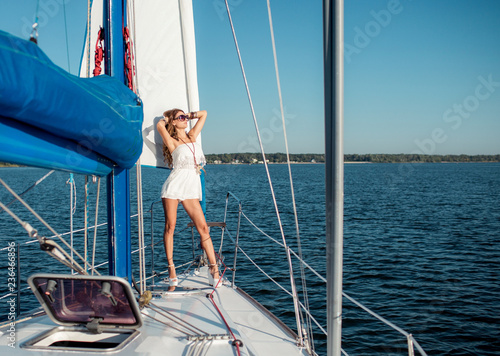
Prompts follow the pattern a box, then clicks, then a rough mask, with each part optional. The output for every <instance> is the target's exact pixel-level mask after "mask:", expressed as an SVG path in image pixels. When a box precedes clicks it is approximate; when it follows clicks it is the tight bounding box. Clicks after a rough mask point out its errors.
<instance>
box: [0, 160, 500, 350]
mask: <svg viewBox="0 0 500 356" xmlns="http://www.w3.org/2000/svg"><path fill="white" fill-rule="evenodd" d="M206 168H207V186H206V196H207V201H208V204H207V220H209V221H222V220H223V218H224V207H225V200H226V194H227V192H228V191H231V192H232V193H234V194H235V195H236V196H237V197H238V198H239V199H240V200H241V201H242V207H243V211H244V213H245V215H246V216H247V217H248V218H249V219H250V220H251V221H252V222H253V223H255V224H256V225H257V226H259V227H260V228H261V229H262V230H263V231H264V232H265V233H266V234H269V235H270V236H272V237H273V238H275V239H276V240H278V241H281V235H280V231H279V226H278V224H277V219H276V212H275V209H274V207H273V203H272V197H271V194H270V189H269V184H268V183H267V178H266V175H265V171H264V167H263V166H262V165H251V166H248V165H209V166H207V167H206ZM270 172H271V178H272V180H273V185H274V189H275V191H276V196H277V204H278V207H279V211H280V214H281V219H282V222H283V226H284V232H285V235H286V238H287V243H288V244H289V245H290V246H291V247H292V248H293V249H294V250H295V251H297V250H298V248H297V239H296V230H295V223H294V217H293V208H292V204H291V194H290V184H289V181H288V167H287V166H286V165H271V166H270ZM45 173H47V170H42V169H35V168H0V178H2V179H3V180H4V181H6V182H7V183H8V184H9V185H11V187H12V188H14V190H15V191H16V192H22V191H24V190H25V189H26V188H28V187H29V186H30V185H31V184H32V183H33V182H34V181H36V180H37V179H38V178H40V177H42V176H43V175H44V174H45ZM292 173H293V181H294V186H295V198H296V201H297V209H298V219H299V226H300V238H301V246H302V253H303V257H304V259H305V261H306V262H307V263H309V264H310V265H311V266H312V267H314V268H315V269H316V270H317V271H318V272H319V273H320V274H321V275H326V272H325V255H326V250H325V209H324V206H325V202H324V190H325V189H324V182H325V179H324V165H321V164H304V165H300V164H297V165H292ZM142 175H143V196H144V198H143V200H144V212H145V219H144V220H145V221H144V224H145V233H146V241H147V243H150V237H151V227H150V226H151V213H150V208H151V204H152V202H154V201H157V200H158V197H159V191H160V189H161V185H162V184H163V181H164V180H165V179H166V177H167V176H168V171H167V170H160V169H154V168H143V172H142ZM68 178H69V174H68V173H62V172H56V173H53V174H52V175H51V176H50V177H48V178H47V179H46V180H45V181H44V182H42V183H41V184H40V185H39V186H38V187H36V188H35V189H33V190H31V191H30V192H28V193H27V194H26V195H25V196H24V197H25V199H26V201H27V202H28V203H29V204H30V205H31V206H33V207H34V208H36V209H37V211H38V212H39V213H40V215H41V216H42V217H43V218H44V219H46V220H47V221H48V222H49V223H50V224H51V225H52V226H53V227H54V228H55V229H56V230H57V231H58V232H66V231H68V230H69V226H70V209H71V208H70V202H69V197H70V193H69V185H67V184H66V182H67V180H68ZM75 181H76V186H77V193H78V197H77V199H76V208H75V214H74V215H73V219H74V226H75V229H76V228H81V227H82V226H83V216H84V215H83V212H84V204H85V202H84V199H83V195H82V193H83V192H84V177H83V176H76V175H75ZM131 181H132V182H134V185H135V173H134V172H132V173H131ZM88 191H89V199H88V202H87V205H88V209H89V218H88V220H89V224H90V225H93V221H94V219H95V214H94V211H95V203H96V191H97V185H96V184H93V183H90V184H89V187H88ZM105 194H106V189H105V183H104V181H103V182H102V183H101V199H100V202H99V206H100V209H99V218H98V221H99V222H104V221H105V220H106V209H105ZM132 195H133V196H135V188H132ZM0 199H1V201H2V203H4V204H6V203H8V202H10V201H11V199H12V198H11V197H10V196H9V194H8V193H7V192H6V190H5V189H4V188H3V187H0ZM131 205H132V207H131V211H132V213H133V214H135V210H136V206H137V203H136V200H135V198H133V199H132V200H131ZM153 207H154V209H153V218H152V219H153V223H154V224H153V225H154V238H155V242H156V243H159V242H160V239H161V235H162V231H163V226H162V224H163V211H162V208H161V204H159V203H155V204H154V205H153ZM11 208H12V210H13V211H15V212H16V213H17V214H19V216H21V217H22V218H23V219H24V220H26V221H28V222H30V223H31V225H33V226H34V227H35V228H36V229H38V230H39V233H40V234H41V235H44V236H52V234H51V233H50V232H49V231H48V230H47V229H46V228H45V227H43V226H42V224H41V223H39V222H38V221H36V220H35V219H34V218H33V216H32V215H31V214H29V213H27V212H26V209H24V208H23V207H22V206H21V204H19V203H14V204H12V205H11ZM344 213H345V214H344V215H345V218H344V272H343V276H344V277H343V279H344V280H343V284H344V292H345V293H347V294H348V295H350V296H351V297H353V298H355V299H356V300H358V301H359V302H361V303H362V304H364V305H365V306H367V307H368V308H370V309H372V310H373V311H375V312H376V313H378V314H380V315H381V316H383V317H385V318H386V319H388V320H389V321H391V322H393V323H394V324H396V325H397V326H399V327H401V328H402V329H404V330H406V331H407V332H409V333H411V334H413V335H414V337H415V338H416V339H417V341H418V342H419V343H420V345H421V346H422V347H423V348H424V350H425V351H426V352H427V353H428V354H429V355H498V353H499V350H500V164H499V163H458V164H347V165H346V166H345V206H344ZM187 222H188V219H187V217H186V214H185V213H184V211H182V210H181V209H180V210H179V219H178V224H177V234H176V237H175V252H174V258H175V262H176V264H177V265H180V264H182V263H183V262H185V261H189V260H190V259H191V258H192V249H191V231H190V230H188V229H186V224H187ZM236 222H237V204H236V203H235V200H234V199H230V204H229V206H228V223H229V225H228V229H229V233H230V234H231V236H234V235H235V233H236ZM132 234H133V244H134V246H133V249H135V248H136V246H137V241H136V240H137V238H136V236H137V223H136V221H135V219H134V221H133V224H132ZM90 235H91V236H90V239H92V238H93V231H91V233H90ZM220 237H221V234H220V230H218V229H216V228H213V229H212V238H213V239H214V245H215V246H216V249H218V247H219V243H220ZM66 238H67V239H68V240H69V236H67V237H66ZM10 241H17V242H19V243H24V242H26V241H29V238H28V237H27V234H26V233H25V232H24V230H23V229H22V228H19V227H18V226H17V225H16V223H15V222H13V220H12V219H11V218H10V217H9V216H8V215H7V214H6V213H4V212H1V213H0V244H1V245H0V247H5V246H7V243H8V242H10ZM74 241H75V246H77V247H78V250H79V251H83V233H81V232H79V233H76V234H75V235H74ZM240 244H241V247H242V248H243V250H245V252H247V253H248V254H249V255H250V256H251V257H252V258H253V259H254V260H255V262H257V263H258V264H259V265H260V266H261V267H262V268H263V269H264V270H265V271H266V272H267V273H269V274H271V275H273V276H274V277H275V280H276V281H277V282H279V283H280V284H282V285H283V286H284V287H285V288H287V289H290V288H289V278H288V267H287V262H286V256H285V254H284V251H283V249H282V248H281V247H280V246H279V245H277V244H276V243H275V242H273V241H271V240H270V239H268V238H267V237H265V236H264V235H262V234H261V233H260V232H258V231H256V230H255V229H254V228H253V227H252V226H251V224H250V222H249V221H248V220H247V219H245V218H243V220H242V226H241V231H240ZM97 246H98V247H97V261H99V262H102V261H104V260H105V259H106V258H107V252H106V249H107V242H106V227H101V228H99V229H98V236H97ZM222 251H223V255H224V257H225V258H226V262H227V263H232V260H233V246H232V244H231V243H230V239H229V236H228V234H225V235H224V246H223V248H222ZM0 254H2V255H3V257H2V260H1V261H3V262H2V263H0V266H1V269H0V271H1V272H2V274H1V275H2V276H3V277H2V278H4V280H5V282H4V283H0V295H3V294H5V293H6V292H7V288H6V286H7V269H6V264H7V251H5V250H3V251H0ZM146 256H147V260H148V270H149V269H150V268H151V267H150V264H149V261H150V250H148V251H147V252H146ZM133 258H134V263H136V262H137V260H138V257H137V255H134V257H133ZM155 261H156V264H155V270H156V271H163V270H165V269H166V260H165V255H164V251H163V246H162V244H161V243H159V244H157V245H156V246H155ZM296 262H297V261H296V259H294V263H295V267H294V268H295V277H296V282H297V284H298V285H299V289H302V288H301V287H300V284H301V283H300V273H299V265H298V264H297V263H296ZM21 264H22V266H23V270H22V273H21V277H22V279H23V280H24V281H25V280H26V278H27V277H28V276H29V275H30V274H32V273H34V272H38V271H40V266H45V268H46V270H47V271H50V272H66V271H67V269H65V268H62V267H61V266H59V264H58V263H57V262H56V261H54V260H52V259H51V258H50V257H48V256H47V255H45V254H44V253H43V252H41V251H40V249H39V247H38V244H29V245H22V246H21ZM238 265H239V268H238V272H237V274H236V281H237V284H238V285H239V286H240V287H242V288H243V289H244V290H246V291H247V292H248V293H249V294H251V295H252V296H254V297H255V298H256V299H257V300H258V301H260V302H261V303H262V304H263V305H264V306H266V307H267V308H268V309H269V310H271V311H272V312H273V313H275V314H276V315H277V316H279V317H280V318H281V319H282V320H283V321H285V322H286V323H287V324H288V325H289V326H290V327H291V328H292V329H295V328H296V327H295V318H294V316H293V307H292V303H291V298H290V297H289V296H288V295H286V294H285V293H279V288H278V287H277V286H276V285H275V284H274V283H273V282H271V281H269V280H267V279H265V277H264V276H263V274H261V273H260V272H259V271H258V270H257V269H256V268H255V267H254V266H253V265H252V264H251V263H250V262H248V260H246V258H245V257H244V256H243V255H242V254H241V253H239V254H238ZM135 266H136V265H135ZM135 266H134V274H135V275H136V277H137V276H138V270H137V268H136V267H135ZM100 270H102V272H104V273H106V270H107V269H106V267H102V268H101V269H100ZM228 277H230V276H229V275H228ZM306 278H307V291H308V295H309V304H310V308H311V311H312V314H313V316H314V317H315V318H316V319H317V320H318V322H319V323H320V324H321V325H323V326H324V327H325V326H326V321H325V315H326V296H325V285H324V283H322V282H321V281H320V280H319V279H318V278H317V277H316V276H314V275H313V274H312V273H311V272H306ZM23 287H26V284H24V285H23ZM22 302H23V306H22V310H23V311H26V310H29V309H31V308H32V307H34V306H36V305H37V302H36V300H35V298H34V297H32V296H31V294H30V292H28V291H26V292H23V296H22ZM343 303H344V304H343V345H342V347H343V349H344V350H345V351H346V352H347V353H348V354H350V355H379V354H390V355H405V354H407V349H406V340H405V337H404V336H403V335H401V334H399V333H398V332H396V331H393V330H392V329H390V328H388V327H386V326H385V325H384V324H382V323H380V322H379V321H377V320H376V319H374V318H373V317H372V316H370V315H369V314H367V313H365V312H364V311H361V310H360V309H359V308H357V307H355V306H354V305H353V304H352V303H351V302H349V301H348V300H347V299H345V298H344V300H343ZM0 312H1V315H2V317H3V319H5V316H6V315H7V305H2V306H1V307H0ZM314 331H315V334H314V339H315V345H316V350H317V352H318V353H319V354H325V353H326V352H325V345H324V342H325V337H324V336H323V335H322V333H321V332H319V330H318V328H314Z"/></svg>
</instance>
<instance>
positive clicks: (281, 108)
mask: <svg viewBox="0 0 500 356" xmlns="http://www.w3.org/2000/svg"><path fill="white" fill-rule="evenodd" d="M267 13H268V16H269V29H270V33H271V43H272V47H273V57H274V69H275V71H276V83H277V87H278V96H279V102H280V112H281V122H282V125H283V136H284V139H285V149H286V162H287V165H288V176H289V178H290V192H291V196H292V206H293V215H294V219H295V232H296V235H297V247H298V250H299V256H300V257H301V258H302V244H301V242H300V230H299V218H298V214H297V204H296V202H295V190H294V187H293V178H292V167H291V164H290V152H289V150H288V138H287V134H286V124H285V113H284V110H283V96H282V94H281V84H280V76H279V70H278V55H277V53H276V42H275V40H274V28H273V17H272V14H271V3H270V0H267ZM300 276H301V279H302V293H303V296H304V303H305V305H306V307H307V310H309V298H308V296H307V282H306V275H305V269H304V266H303V265H302V264H300ZM306 315H307V314H306ZM300 317H302V314H300ZM307 327H308V330H309V332H308V334H309V337H310V338H311V346H312V348H313V349H314V342H312V341H313V339H312V337H313V331H312V325H311V320H310V319H309V318H307Z"/></svg>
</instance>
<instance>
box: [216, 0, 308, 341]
mask: <svg viewBox="0 0 500 356" xmlns="http://www.w3.org/2000/svg"><path fill="white" fill-rule="evenodd" d="M225 3H226V10H227V15H228V18H229V23H230V25H231V31H232V33H233V39H234V44H235V46H236V52H237V53H238V60H239V62H240V67H241V72H242V74H243V80H244V82H245V88H246V91H247V96H248V101H249V103H250V109H251V111H252V117H253V121H254V125H255V130H256V132H257V138H258V140H259V146H260V151H261V153H262V160H263V162H264V166H265V169H266V174H267V180H268V182H269V188H270V189H271V195H272V198H273V204H274V208H275V211H276V216H277V218H278V224H279V228H280V233H281V238H282V240H283V245H284V246H285V249H286V253H287V260H288V269H289V271H290V285H291V287H292V293H293V304H294V308H295V314H296V321H297V335H298V336H299V339H300V344H302V327H301V325H300V324H301V322H300V319H301V316H300V315H299V314H300V310H299V307H298V298H297V291H296V288H295V280H294V278H293V266H292V261H291V256H290V252H289V250H288V247H286V246H287V243H286V238H285V232H284V230H283V224H282V222H281V217H280V212H279V209H278V203H277V202H276V195H275V193H274V188H273V184H272V181H271V175H270V173H269V167H268V164H267V160H266V155H265V153H264V146H263V145H262V138H261V136H260V131H259V125H258V123H257V118H256V116H255V110H254V107H253V102H252V97H251V95H250V89H249V87H248V82H247V78H246V74H245V68H244V67H243V61H242V58H241V53H240V49H239V46H238V40H237V39H236V33H235V30H234V25H233V20H232V18H231V11H230V10H229V5H228V2H227V0H225Z"/></svg>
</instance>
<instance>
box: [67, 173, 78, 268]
mask: <svg viewBox="0 0 500 356" xmlns="http://www.w3.org/2000/svg"><path fill="white" fill-rule="evenodd" d="M66 184H69V186H70V190H69V195H70V199H69V200H70V202H69V204H70V212H69V216H70V219H69V220H70V245H71V259H73V258H74V257H73V249H74V246H73V215H74V214H75V211H76V186H75V181H74V179H73V173H70V174H69V179H68V181H67V182H66ZM73 198H74V200H73Z"/></svg>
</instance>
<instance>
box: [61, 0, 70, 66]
mask: <svg viewBox="0 0 500 356" xmlns="http://www.w3.org/2000/svg"><path fill="white" fill-rule="evenodd" d="M62 3H63V14H64V32H65V33H66V57H67V59H68V72H69V73H71V65H70V62H69V44H68V24H67V21H66V1H63V2H62Z"/></svg>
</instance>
